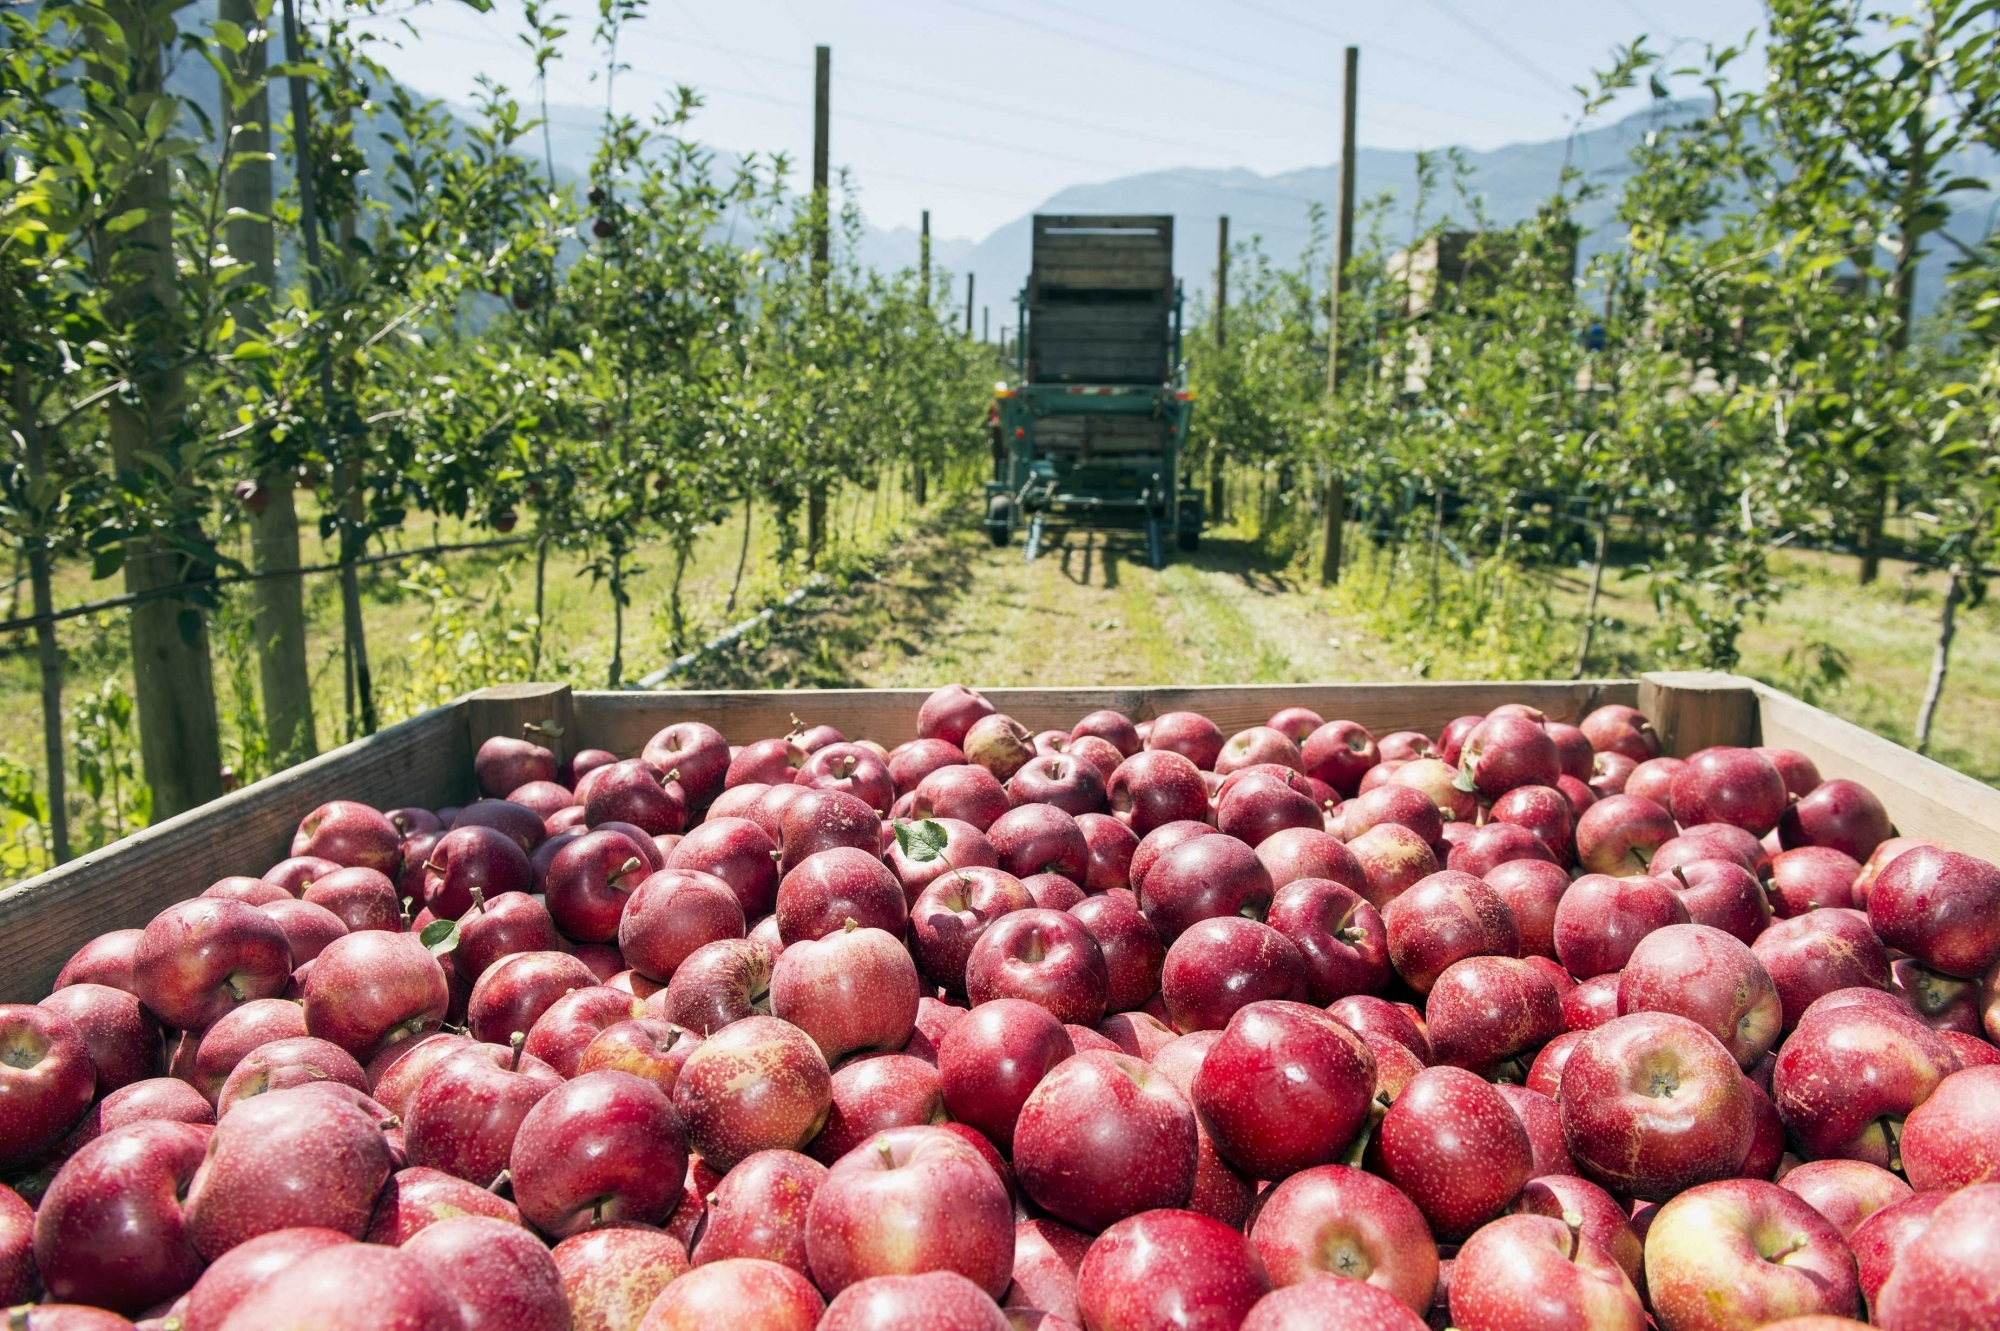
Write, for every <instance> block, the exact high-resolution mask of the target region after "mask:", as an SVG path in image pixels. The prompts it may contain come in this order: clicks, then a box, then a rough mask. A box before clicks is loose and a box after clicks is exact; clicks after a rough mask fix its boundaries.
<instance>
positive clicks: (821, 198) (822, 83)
mask: <svg viewBox="0 0 2000 1331" xmlns="http://www.w3.org/2000/svg"><path fill="white" fill-rule="evenodd" d="M832 84H833V48H832V47H830V46H815V47H814V48H813V180H812V189H813V196H812V229H813V236H812V247H813V254H812V261H813V275H814V277H815V278H816V279H817V280H818V281H820V282H825V281H826V280H827V252H828V246H827V231H828V216H829V214H830V213H831V211H832V209H831V208H830V207H829V206H828V199H827V186H826V177H827V149H828V125H827V117H828V114H829V108H830V102H831V97H832Z"/></svg>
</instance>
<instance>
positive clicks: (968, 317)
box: [965, 273, 973, 337]
mask: <svg viewBox="0 0 2000 1331" xmlns="http://www.w3.org/2000/svg"><path fill="white" fill-rule="evenodd" d="M972 280H973V275H972V274H971V273H967V274H966V275H965V335H966V336H967V337H971V336H972Z"/></svg>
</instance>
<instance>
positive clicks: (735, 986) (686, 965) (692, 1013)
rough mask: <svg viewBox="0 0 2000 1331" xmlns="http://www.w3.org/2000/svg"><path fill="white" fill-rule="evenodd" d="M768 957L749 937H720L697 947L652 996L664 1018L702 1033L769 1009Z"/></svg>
mask: <svg viewBox="0 0 2000 1331" xmlns="http://www.w3.org/2000/svg"><path fill="white" fill-rule="evenodd" d="M771 966H772V962H771V956H770V953H769V952H768V951H766V950H765V948H764V947H763V946H762V945H761V944H760V943H758V942H757V941H756V940H754V939H749V938H724V939H718V940H717V941H715V942H713V943H709V944H708V945H706V946H705V947H701V948H698V949H696V950H695V951H694V952H693V953H692V954H690V955H689V957H688V958H687V960H685V961H683V962H682V963H681V964H680V967H679V969H677V970H676V971H675V972H674V978H673V982H672V983H671V984H669V985H668V986H667V987H666V989H665V990H664V991H662V994H661V995H657V996H656V997H655V1000H654V1001H655V1002H656V1003H657V1005H658V1006H659V1007H660V1009H661V1011H662V1012H663V1014H664V1015H665V1016H666V1018H667V1019H668V1020H669V1021H671V1022H673V1023H674V1024H675V1025H678V1026H683V1027H686V1028H687V1029H688V1030H691V1031H694V1032H696V1033H698V1034H701V1035H712V1034H714V1033H715V1032H716V1031H719V1030H721V1029H722V1028H723V1027H724V1026H727V1025H728V1024H729V1023H731V1022H733V1021H740V1020H742V1019H743V1018H744V1017H749V1016H755V1015H757V1014H759V1013H768V1012H770V1010H771V997H770V990H771Z"/></svg>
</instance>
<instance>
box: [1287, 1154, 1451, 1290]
mask: <svg viewBox="0 0 2000 1331" xmlns="http://www.w3.org/2000/svg"><path fill="white" fill-rule="evenodd" d="M1250 1241H1251V1243H1252V1244H1253V1245H1254V1246H1255V1247H1256V1249H1257V1255H1258V1256H1259V1258H1260V1259H1262V1261H1263V1263H1264V1268H1265V1270H1266V1271H1267V1272H1268V1273H1269V1274H1270V1277H1271V1283H1272V1284H1273V1285H1275V1286H1278V1287H1279V1288H1283V1287H1285V1286H1288V1285H1296V1284H1300V1283H1302V1282H1305V1281H1309V1280H1312V1279H1313V1278H1314V1277H1316V1276H1319V1275H1322V1274H1324V1275H1333V1276H1342V1277H1345V1278H1346V1279H1348V1280H1352V1281H1365V1282H1366V1283H1368V1284H1370V1285H1373V1286H1375V1287H1377V1288H1379V1289H1381V1290H1384V1291H1386V1292H1387V1293H1389V1294H1391V1295H1393V1296H1395V1297H1396V1298H1397V1299H1399V1300H1401V1301H1402V1302H1403V1303H1404V1304H1405V1305H1407V1306H1408V1307H1409V1308H1410V1309H1411V1310H1412V1311H1415V1310H1418V1309H1428V1308H1429V1307H1430V1306H1431V1296H1432V1293H1433V1291H1434V1290H1435V1288H1436V1286H1437V1278H1438V1251H1437V1244H1436V1243H1435V1242H1433V1241H1432V1239H1431V1232H1430V1229H1429V1227H1428V1226H1427V1225H1426V1224H1425V1222H1424V1217H1423V1213H1422V1212H1420V1211H1419V1210H1417V1208H1416V1206H1415V1204H1414V1203H1412V1202H1411V1201H1410V1199H1409V1198H1407V1197H1405V1196H1404V1195H1403V1194H1402V1193H1401V1192H1399V1191H1397V1190H1396V1188H1395V1187H1394V1186H1393V1185H1391V1184H1389V1183H1387V1182H1385V1181H1383V1180H1382V1179H1380V1178H1377V1177H1376V1176H1375V1175H1373V1174H1367V1173H1363V1172H1362V1171H1361V1170H1358V1169H1351V1168H1349V1167H1347V1166H1345V1165H1321V1166H1319V1167H1318V1168H1315V1169H1308V1170H1305V1171H1304V1172H1302V1173H1297V1174H1294V1175H1292V1176H1291V1177H1289V1178H1287V1179H1285V1180H1284V1181H1283V1182H1281V1183H1279V1184H1278V1185H1277V1186H1276V1187H1274V1188H1272V1189H1271V1190H1270V1191H1269V1192H1268V1193H1267V1194H1265V1196H1264V1199H1263V1201H1262V1204H1261V1205H1260V1206H1259V1208H1258V1211H1257V1219H1256V1222H1255V1224H1254V1225H1252V1227H1251V1230H1250Z"/></svg>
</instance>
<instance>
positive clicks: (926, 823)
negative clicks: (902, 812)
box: [896, 818, 951, 864]
mask: <svg viewBox="0 0 2000 1331" xmlns="http://www.w3.org/2000/svg"><path fill="white" fill-rule="evenodd" d="M950 839H951V834H950V833H948V832H946V831H945V828H944V824H943V823H940V822H938V821H937V820H936V819H934V818H925V819H923V820H922V821H920V822H914V823H909V822H903V823H897V824H896V844H897V845H898V846H901V847H902V848H903V855H904V857H905V858H907V859H909V860H911V861H912V862H914V863H917V864H929V863H930V862H931V861H932V860H934V859H937V858H938V857H939V856H941V855H943V854H944V848H945V843H946V842H947V841H949V840H950Z"/></svg>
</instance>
